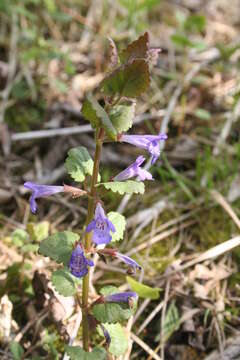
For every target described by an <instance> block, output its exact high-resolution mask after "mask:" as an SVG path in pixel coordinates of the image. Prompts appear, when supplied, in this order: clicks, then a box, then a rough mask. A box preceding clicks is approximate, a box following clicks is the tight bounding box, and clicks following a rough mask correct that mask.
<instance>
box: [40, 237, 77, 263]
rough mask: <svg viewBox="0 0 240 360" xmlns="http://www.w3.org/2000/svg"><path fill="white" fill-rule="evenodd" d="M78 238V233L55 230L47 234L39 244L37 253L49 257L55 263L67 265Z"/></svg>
mask: <svg viewBox="0 0 240 360" xmlns="http://www.w3.org/2000/svg"><path fill="white" fill-rule="evenodd" d="M78 240H79V235H78V234H76V233H73V232H71V231H63V232H57V233H56V234H54V235H51V236H48V237H47V238H46V239H44V240H43V241H42V242H41V243H40V246H39V253H40V254H42V255H44V256H48V257H50V258H51V259H52V260H54V261H56V262H57V263H63V264H64V265H66V266H67V265H68V263H69V260H70V257H71V254H72V250H73V245H74V244H75V243H76V241H78Z"/></svg>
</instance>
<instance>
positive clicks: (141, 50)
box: [119, 32, 149, 63]
mask: <svg viewBox="0 0 240 360" xmlns="http://www.w3.org/2000/svg"><path fill="white" fill-rule="evenodd" d="M148 49H149V34H148V32H145V34H144V35H142V36H140V37H139V38H138V39H137V40H135V41H133V42H132V43H131V44H129V45H128V46H127V48H126V49H124V50H123V51H122V52H121V53H120V54H119V57H120V60H121V62H122V63H126V62H128V61H131V60H133V59H146V58H147V56H148Z"/></svg>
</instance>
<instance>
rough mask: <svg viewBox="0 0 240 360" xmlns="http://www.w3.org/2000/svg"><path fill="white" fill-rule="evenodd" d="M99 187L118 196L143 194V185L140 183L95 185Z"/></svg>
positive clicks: (131, 181) (112, 182) (111, 182)
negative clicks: (116, 193)
mask: <svg viewBox="0 0 240 360" xmlns="http://www.w3.org/2000/svg"><path fill="white" fill-rule="evenodd" d="M100 185H102V186H104V187H105V189H107V190H111V191H112V192H118V193H119V194H120V195H123V194H143V193H144V191H145V186H144V183H143V182H141V181H133V180H127V181H109V182H105V183H100V184H97V186H100Z"/></svg>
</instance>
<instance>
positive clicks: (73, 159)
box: [65, 146, 93, 182]
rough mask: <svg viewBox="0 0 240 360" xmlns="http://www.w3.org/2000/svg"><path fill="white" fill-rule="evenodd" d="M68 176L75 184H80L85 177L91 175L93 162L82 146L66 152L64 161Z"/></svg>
mask: <svg viewBox="0 0 240 360" xmlns="http://www.w3.org/2000/svg"><path fill="white" fill-rule="evenodd" d="M65 166H66V169H67V172H68V174H69V175H70V176H71V177H72V178H73V179H74V180H75V181H77V182H82V181H84V179H85V176H86V175H92V173H93V160H92V158H91V156H90V155H89V153H88V151H87V149H86V148H85V147H84V146H78V147H76V148H73V149H71V150H69V151H68V157H67V159H66V161H65Z"/></svg>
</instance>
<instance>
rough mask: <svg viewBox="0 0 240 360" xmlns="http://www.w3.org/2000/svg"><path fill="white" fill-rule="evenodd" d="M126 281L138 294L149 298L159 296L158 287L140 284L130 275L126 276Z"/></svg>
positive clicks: (154, 298) (152, 298) (153, 298)
mask: <svg viewBox="0 0 240 360" xmlns="http://www.w3.org/2000/svg"><path fill="white" fill-rule="evenodd" d="M127 282H128V284H129V285H130V287H131V289H132V290H133V291H135V292H136V293H137V294H138V296H140V297H142V298H144V299H151V300H156V299H158V298H159V292H160V291H161V289H160V288H151V287H150V286H147V285H144V284H141V283H140V282H138V281H136V280H135V279H133V278H132V277H130V276H127Z"/></svg>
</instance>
